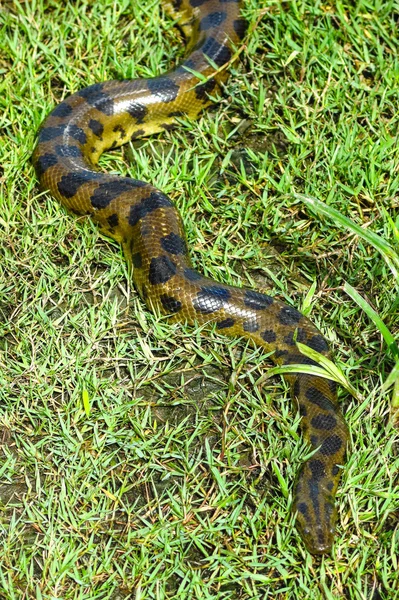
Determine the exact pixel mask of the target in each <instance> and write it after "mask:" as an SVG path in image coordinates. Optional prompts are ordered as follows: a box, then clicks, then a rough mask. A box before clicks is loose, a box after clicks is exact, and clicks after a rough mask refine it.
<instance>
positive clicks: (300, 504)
mask: <svg viewBox="0 0 399 600" xmlns="http://www.w3.org/2000/svg"><path fill="white" fill-rule="evenodd" d="M297 492H298V490H297ZM315 500H316V499H315V498H312V496H311V495H309V496H307V497H305V494H303V493H300V492H299V493H297V495H296V497H295V501H294V506H293V509H294V512H296V513H297V520H296V526H297V528H298V530H299V533H300V534H301V537H302V539H303V542H304V544H305V546H306V549H307V550H308V552H310V553H311V554H329V553H330V552H331V549H332V545H333V540H334V534H335V523H336V520H337V511H336V509H335V506H334V504H333V503H332V502H331V501H330V500H329V499H327V498H325V497H323V495H322V494H319V496H318V498H317V501H315Z"/></svg>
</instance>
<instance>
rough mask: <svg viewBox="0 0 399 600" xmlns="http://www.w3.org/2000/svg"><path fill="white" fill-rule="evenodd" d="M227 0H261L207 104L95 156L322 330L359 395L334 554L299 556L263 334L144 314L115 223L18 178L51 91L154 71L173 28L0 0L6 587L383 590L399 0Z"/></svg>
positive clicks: (390, 514) (256, 593)
mask: <svg viewBox="0 0 399 600" xmlns="http://www.w3.org/2000/svg"><path fill="white" fill-rule="evenodd" d="M246 14H247V16H248V17H249V18H250V19H251V20H252V22H253V23H255V22H256V21H257V20H258V24H257V26H256V28H255V30H254V31H253V33H252V35H251V37H250V39H248V42H247V46H246V49H245V51H244V52H243V54H242V56H241V60H240V63H239V64H237V65H236V66H235V67H234V68H233V69H232V71H233V75H232V77H231V79H230V80H229V83H228V85H227V89H226V91H225V94H224V96H223V99H221V100H220V102H219V103H218V105H217V107H216V108H215V109H213V110H212V111H210V112H208V113H207V114H206V115H204V116H203V118H201V120H200V121H198V122H196V123H184V124H183V123H182V126H181V127H180V128H178V129H177V130H176V131H173V132H170V133H166V134H165V135H164V136H156V137H154V138H152V139H149V140H144V141H143V140H139V141H137V142H135V143H134V144H133V145H131V146H126V147H124V148H123V150H122V152H115V153H112V154H108V155H106V156H104V157H103V158H102V162H101V164H102V166H103V167H104V168H106V169H107V170H110V171H116V172H119V173H129V174H131V175H133V176H134V177H138V178H143V179H145V180H148V181H151V182H154V183H155V184H156V185H157V186H158V187H160V188H161V189H162V190H164V191H165V192H166V193H168V194H170V196H171V197H172V198H173V199H174V200H175V201H176V202H177V204H178V206H179V208H180V210H181V212H182V214H183V219H184V222H185V225H186V228H187V235H188V240H189V246H190V248H191V253H192V257H193V261H194V263H195V265H196V266H198V267H199V268H201V270H204V271H205V272H206V273H207V274H208V275H211V276H214V277H215V278H216V279H217V280H219V281H226V282H229V283H233V284H236V285H240V286H247V287H253V288H256V289H258V290H262V291H268V290H272V292H271V293H273V294H275V295H277V296H278V297H280V298H282V299H285V301H286V302H288V303H290V304H293V305H295V306H297V307H299V308H301V307H303V308H304V310H305V311H306V313H307V314H308V315H309V316H310V317H311V319H312V320H313V321H314V322H315V323H316V324H318V326H320V327H321V328H322V330H323V332H324V333H325V335H326V337H327V338H328V339H329V340H330V342H331V344H332V346H333V349H334V358H335V362H336V364H337V366H338V367H340V369H341V370H342V371H343V373H344V374H345V376H346V377H347V379H348V380H349V382H350V384H351V385H352V386H353V387H354V388H355V389H356V390H357V392H358V394H359V397H360V398H361V401H359V400H357V399H354V398H352V397H351V396H350V395H349V394H348V393H347V392H345V391H344V390H341V391H340V400H341V402H342V406H343V410H344V412H345V415H346V418H347V421H348V423H349V426H350V431H351V437H352V440H351V448H350V451H349V453H348V464H347V467H346V469H345V471H344V475H343V480H342V484H341V486H340V490H339V496H338V508H339V527H338V535H337V538H336V543H335V546H334V553H333V555H332V556H331V557H325V558H323V559H319V558H313V557H311V556H310V555H309V554H307V553H306V551H305V550H304V548H303V545H302V543H301V541H300V539H299V536H298V534H297V532H296V530H295V527H294V523H293V520H292V517H291V515H290V505H291V501H292V486H293V481H294V477H295V473H296V471H297V470H298V466H299V464H300V462H301V460H302V459H303V457H304V456H305V455H306V453H307V448H306V447H304V446H303V443H302V440H301V437H300V431H299V418H298V416H295V414H294V413H293V409H292V407H291V403H290V399H289V390H288V388H287V386H286V384H285V383H284V382H282V381H281V380H280V379H279V378H272V379H270V378H268V379H265V378H264V373H265V372H266V370H267V369H268V368H269V367H270V362H269V360H268V358H267V357H265V356H264V355H263V354H262V352H260V351H259V349H253V348H252V347H251V346H250V345H245V344H244V343H243V342H242V341H241V340H234V341H226V339H224V338H223V337H220V336H217V335H216V333H212V332H211V333H210V334H209V333H206V334H205V332H203V331H202V330H201V329H196V330H193V329H191V328H188V327H183V326H170V325H169V324H168V322H167V320H166V319H161V318H159V317H157V316H153V315H151V314H150V313H149V312H148V311H147V310H146V309H145V307H144V306H143V305H142V303H141V302H140V301H139V300H138V298H137V295H136V293H135V291H134V289H133V288H132V285H131V282H130V279H129V274H128V272H127V268H126V265H125V263H124V261H123V257H122V255H121V252H120V250H119V249H118V247H117V246H115V245H113V244H111V243H109V241H107V240H106V239H105V238H102V237H101V236H100V235H99V233H98V231H97V230H96V228H95V226H94V225H93V224H91V223H90V222H89V221H87V220H85V219H76V218H75V217H74V216H71V215H69V214H66V212H65V211H64V210H63V209H62V207H60V206H59V205H58V204H57V202H55V201H53V200H52V199H51V198H50V197H49V196H48V195H47V194H42V193H39V191H38V188H37V184H36V179H35V176H34V172H33V169H32V166H31V164H30V156H31V154H32V150H33V147H34V139H35V131H36V130H37V128H38V127H39V125H40V123H41V121H42V120H43V118H44V116H45V115H46V114H47V113H48V111H49V110H50V109H51V108H52V107H53V106H54V105H55V104H56V102H58V101H59V100H60V99H61V98H63V97H65V96H66V95H67V94H69V93H70V92H72V91H76V90H77V89H79V88H81V87H84V86H86V85H88V84H91V83H95V82H97V81H102V80H105V79H109V78H113V77H117V78H125V77H150V76H153V75H156V74H158V73H160V72H162V71H166V70H167V69H169V68H170V67H171V66H172V65H173V64H174V61H175V60H176V57H181V56H182V54H183V44H182V42H181V39H180V37H179V34H178V32H177V31H176V29H175V28H174V27H173V24H172V23H171V22H170V21H169V20H167V19H166V18H165V17H164V16H163V15H162V13H161V12H160V10H159V2H158V1H155V0H151V1H149V2H146V3H131V2H130V1H128V0H120V1H119V2H118V3H114V2H111V0H98V1H97V2H96V3H88V2H85V1H83V0H79V1H78V2H74V3H68V4H66V3H60V2H56V1H55V0H53V1H51V0H48V1H46V2H44V1H43V0H35V1H34V2H29V3H19V2H17V1H14V2H6V3H3V4H2V6H1V7H0V75H1V79H0V90H1V94H0V124H1V125H0V155H1V158H0V165H1V180H0V181H1V212H0V223H1V229H0V236H1V238H0V241H1V243H0V251H1V260H0V314H1V323H0V398H1V408H0V419H1V432H2V445H1V463H0V473H1V475H0V477H1V479H0V502H1V510H2V518H1V525H0V527H1V536H2V543H1V545H0V598H1V599H2V600H3V598H4V600H14V599H22V598H29V599H31V598H34V599H38V600H39V599H40V600H41V599H46V600H50V599H51V600H53V599H54V598H62V599H63V600H70V599H73V600H78V599H79V600H82V599H85V600H86V599H87V600H88V599H105V598H107V599H112V600H120V599H122V598H135V599H144V598H145V599H147V598H156V599H162V598H182V599H183V598H193V597H196V598H204V599H211V598H212V599H215V598H223V599H236V598H240V599H247V598H248V599H249V598H251V599H259V600H260V599H263V598H277V599H281V600H283V599H284V600H285V599H290V600H291V599H302V598H311V599H312V600H313V599H315V600H318V599H322V598H323V599H324V598H326V599H328V600H330V599H341V598H348V599H356V600H358V599H359V600H379V599H394V598H399V592H398V589H399V575H398V573H399V569H398V556H399V531H398V517H399V492H398V484H399V477H398V471H399V454H398V432H397V429H395V427H394V421H393V419H391V418H390V416H392V406H394V402H393V401H392V406H391V399H392V397H393V396H392V394H391V392H392V390H395V394H396V396H395V398H396V402H397V396H398V387H399V386H398V377H399V370H398V363H397V356H396V355H395V353H394V352H392V348H397V344H398V328H399V310H398V309H399V298H398V295H397V291H395V290H397V285H398V281H395V273H394V272H393V270H392V266H394V267H395V266H396V265H397V260H398V255H399V249H398V228H399V222H398V216H397V215H398V207H399V198H398V192H397V190H398V187H399V172H398V166H397V165H398V164H399V145H398V140H397V131H398V124H399V123H398V122H399V111H398V103H397V89H398V84H399V59H398V48H399V34H398V18H397V16H398V14H399V4H398V2H394V1H392V0H384V2H382V1H378V0H375V1H374V2H370V1H367V0H358V1H357V2H356V3H354V2H348V1H338V0H337V1H335V2H330V3H321V2H319V1H317V0H316V1H311V0H303V1H300V2H299V1H298V2H297V1H292V2H285V3H280V2H275V1H274V2H272V1H268V0H264V1H262V2H261V1H260V0H247V2H246ZM260 16H261V17H262V18H261V19H260V20H259V17H260ZM305 198H308V199H309V198H310V199H316V203H322V204H318V205H317V206H318V207H319V208H320V207H324V210H323V211H321V212H320V211H318V210H317V206H316V203H315V202H314V201H313V200H312V201H311V202H306V201H304V199H305ZM325 207H327V209H325ZM333 210H335V211H338V212H337V213H335V212H332V211H333ZM329 211H330V212H329ZM337 214H338V215H340V216H339V218H338V217H337V218H335V217H336V215H337ZM348 223H349V224H350V223H352V224H354V226H353V227H352V228H351V227H350V226H349V225H348ZM367 233H368V234H370V235H369V236H367V235H366V234H367ZM375 236H378V238H376V237H375ZM376 240H378V241H376ZM380 242H381V243H380ZM387 249H389V251H388V253H387V252H386V251H387ZM384 251H385V254H384ZM387 258H388V260H387ZM364 302H366V303H367V305H368V307H369V308H368V309H367V310H365V306H366V305H365V304H364ZM388 341H389V347H388V346H387V343H388ZM395 363H396V366H395ZM392 393H393V392H392ZM395 398H394V399H395Z"/></svg>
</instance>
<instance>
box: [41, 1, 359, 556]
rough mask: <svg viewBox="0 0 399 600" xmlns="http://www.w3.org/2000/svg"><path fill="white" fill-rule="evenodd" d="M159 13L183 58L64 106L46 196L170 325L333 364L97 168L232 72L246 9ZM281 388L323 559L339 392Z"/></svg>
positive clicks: (297, 320)
mask: <svg viewBox="0 0 399 600" xmlns="http://www.w3.org/2000/svg"><path fill="white" fill-rule="evenodd" d="M162 6H163V8H164V9H165V10H166V11H167V12H168V13H169V14H170V15H171V16H172V17H173V18H174V19H176V20H177V22H178V23H179V24H180V26H181V28H182V30H183V32H184V34H185V35H186V37H187V38H188V40H189V48H190V50H189V55H188V57H187V58H186V59H184V60H183V62H182V63H181V64H180V66H178V67H177V68H175V69H174V70H173V71H171V72H169V73H167V74H164V75H160V76H159V77H155V78H152V79H136V80H122V81H115V80H113V81H106V82H104V83H96V84H94V85H91V86H89V87H86V88H84V89H82V90H81V91H79V92H77V93H75V94H73V95H71V96H69V97H68V98H66V100H64V101H63V102H61V104H59V105H58V106H57V107H56V108H55V109H54V110H53V111H52V112H51V114H50V115H49V116H48V117H47V119H46V121H45V122H44V123H43V125H42V127H41V130H40V133H39V138H38V144H37V147H36V150H35V152H34V165H35V168H36V172H37V176H38V178H39V180H40V185H41V188H42V189H45V190H49V191H50V193H51V194H52V196H54V197H55V198H57V199H58V200H59V201H60V202H61V203H62V204H63V205H64V206H65V207H66V208H68V209H70V210H71V211H73V212H74V213H76V214H79V215H90V216H91V218H92V219H94V221H95V222H97V223H98V224H99V225H100V227H101V230H102V232H103V233H105V234H106V235H108V236H110V237H112V238H114V239H115V240H117V241H118V242H120V243H121V244H122V246H123V251H124V254H125V257H126V259H127V260H128V261H129V262H130V263H131V265H132V271H133V280H134V284H135V287H136V289H137V291H138V293H139V294H140V296H141V298H142V299H143V300H144V301H145V302H146V304H147V305H148V307H149V308H150V309H152V310H156V311H161V312H162V313H163V314H166V315H169V316H170V320H171V321H173V322H177V321H183V322H187V323H191V324H194V323H213V324H216V325H215V327H216V329H217V330H218V331H220V332H222V333H223V334H224V335H228V336H243V337H246V338H249V339H251V340H252V341H253V342H254V343H255V344H257V345H260V346H262V347H263V348H265V349H266V350H267V351H268V352H270V351H273V352H274V353H273V360H274V361H275V362H276V363H277V364H284V365H287V364H298V363H300V364H301V363H302V364H313V361H311V360H309V359H308V358H307V357H305V356H304V355H302V354H301V353H300V352H299V351H298V350H297V346H296V341H300V342H302V343H304V344H306V345H308V346H309V347H310V348H313V349H315V350H317V351H318V352H320V353H322V354H324V355H326V356H328V355H329V350H328V345H327V343H326V341H325V340H324V338H323V337H322V335H321V334H320V333H319V331H318V330H317V329H316V328H315V327H314V325H313V324H312V323H311V322H310V321H308V319H306V318H305V317H304V316H303V315H302V314H301V313H300V312H298V311H297V310H296V309H295V308H292V307H291V306H287V305H285V304H283V303H282V302H280V301H279V300H278V299H276V298H272V297H270V296H267V295H265V294H262V293H259V292H257V291H253V290H246V289H240V288H236V287H231V286H228V285H224V284H222V283H219V282H217V281H214V280H212V279H209V278H207V277H203V276H202V275H201V274H200V273H199V272H198V271H197V270H194V269H193V268H192V265H191V261H190V257H189V255H188V250H187V244H186V240H185V234H184V230H183V226H182V222H181V219H180V216H179V214H178V212H177V210H176V208H175V206H174V204H173V202H172V201H171V200H170V199H169V198H168V197H167V196H166V195H165V194H163V193H162V192H161V191H159V190H158V189H156V188H155V187H153V186H152V185H150V184H149V183H145V182H143V181H138V180H135V179H131V178H128V177H119V176H116V175H111V174H107V173H103V172H100V171H98V170H97V169H96V164H97V162H98V159H99V157H100V155H101V153H102V152H104V150H107V149H109V148H115V147H117V146H120V145H122V144H124V143H125V142H127V141H129V140H130V139H132V138H137V137H140V136H144V135H149V134H152V133H156V132H160V131H163V130H165V129H168V128H169V127H170V126H171V125H173V124H174V123H176V120H177V119H178V117H181V116H184V117H189V118H195V117H197V116H198V114H199V113H200V111H202V110H203V109H204V107H207V106H209V104H210V103H211V102H210V99H209V94H210V93H215V92H217V91H218V90H219V88H220V84H221V83H222V82H224V81H225V80H226V79H227V77H228V73H227V69H226V68H225V67H226V66H227V65H228V64H229V62H230V61H231V60H232V59H233V58H234V52H235V48H236V47H237V45H238V44H239V43H240V41H241V40H242V39H243V37H244V35H245V32H246V22H245V20H244V19H243V18H242V17H241V16H240V9H241V2H240V1H239V0H173V1H171V2H168V1H166V2H162ZM286 378H287V379H288V380H289V382H290V384H291V386H292V391H293V396H294V398H295V404H296V406H297V407H298V408H299V411H300V414H301V415H302V420H301V426H302V431H303V435H304V438H305V440H306V442H307V443H308V444H310V446H311V449H312V450H313V454H312V455H311V457H310V458H309V459H308V460H307V461H306V462H305V463H304V464H303V465H302V468H301V469H300V473H299V475H298V478H297V481H296V483H295V489H294V500H293V510H294V511H295V513H296V514H297V525H298V528H299V531H300V533H301V536H302V538H303V540H304V542H305V544H306V547H307V548H308V550H309V551H310V552H312V553H315V554H322V553H325V552H329V551H330V550H331V547H332V542H333V537H334V530H335V522H336V510H335V506H334V500H335V495H336V491H337V486H338V483H339V478H340V465H342V464H343V462H344V458H345V448H346V443H347V435H348V434H347V427H346V424H345V421H344V419H343V417H342V415H341V413H340V410H339V407H338V403H337V394H336V385H335V384H334V382H332V381H329V380H327V379H324V378H322V377H315V376H310V375H305V374H299V373H298V374H294V375H292V374H290V375H289V376H286Z"/></svg>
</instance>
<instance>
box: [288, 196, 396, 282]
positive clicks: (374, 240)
mask: <svg viewBox="0 0 399 600" xmlns="http://www.w3.org/2000/svg"><path fill="white" fill-rule="evenodd" d="M294 197H295V198H297V199H298V200H301V201H302V202H304V203H305V204H306V205H307V206H310V207H311V208H313V209H314V210H315V211H316V212H317V213H319V214H321V215H324V216H325V217H329V218H330V219H332V220H334V221H335V222H338V223H340V224H341V225H342V226H343V227H346V228H347V229H349V230H350V231H352V233H354V234H355V235H358V236H359V237H361V238H362V239H363V240H365V241H366V242H367V243H369V244H371V246H373V247H374V248H375V249H376V250H378V252H380V253H381V255H382V256H383V258H384V259H385V262H386V263H387V265H388V266H389V268H390V269H391V271H392V273H393V275H394V277H395V282H394V283H395V286H396V287H397V288H399V254H398V253H397V252H396V251H395V250H394V248H392V246H391V245H390V244H389V243H388V242H387V241H386V240H384V238H382V237H381V236H380V235H378V234H376V233H374V232H373V231H368V230H366V229H363V227H360V225H358V224H357V223H355V222H354V221H352V219H349V218H348V217H345V216H344V215H343V214H341V213H340V212H339V211H338V210H336V209H335V208H332V207H331V206H328V204H325V203H324V202H321V200H317V198H313V197H312V196H306V195H304V194H297V193H295V194H294Z"/></svg>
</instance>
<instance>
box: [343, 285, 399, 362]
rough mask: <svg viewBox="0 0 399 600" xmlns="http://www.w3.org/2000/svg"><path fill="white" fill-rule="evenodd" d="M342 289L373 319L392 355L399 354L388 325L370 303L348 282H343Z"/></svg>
mask: <svg viewBox="0 0 399 600" xmlns="http://www.w3.org/2000/svg"><path fill="white" fill-rule="evenodd" d="M344 291H345V292H346V293H347V294H348V296H350V297H351V298H352V300H354V301H355V302H356V304H357V305H358V306H360V308H361V309H362V310H364V312H365V313H366V315H367V316H368V317H369V318H370V319H371V320H372V321H373V323H374V325H375V326H376V327H377V329H378V330H379V331H380V333H381V335H382V337H383V338H384V340H385V343H386V345H387V346H388V349H389V350H390V352H392V354H393V355H394V356H399V348H398V345H397V343H396V341H395V338H394V337H393V335H392V333H391V332H390V331H389V329H388V327H387V326H386V325H385V323H384V321H383V320H382V319H381V317H380V316H379V315H378V314H377V313H376V312H375V310H374V309H373V308H372V307H371V306H370V304H369V303H368V302H367V301H366V300H365V299H364V298H363V296H361V295H360V294H359V292H358V291H357V290H355V288H353V287H352V286H351V285H349V283H345V285H344Z"/></svg>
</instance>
